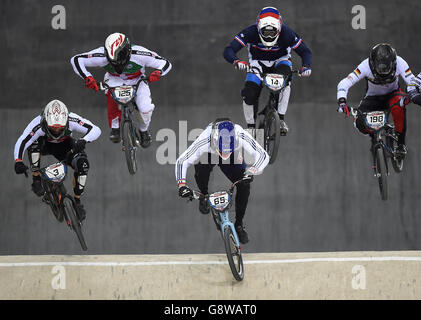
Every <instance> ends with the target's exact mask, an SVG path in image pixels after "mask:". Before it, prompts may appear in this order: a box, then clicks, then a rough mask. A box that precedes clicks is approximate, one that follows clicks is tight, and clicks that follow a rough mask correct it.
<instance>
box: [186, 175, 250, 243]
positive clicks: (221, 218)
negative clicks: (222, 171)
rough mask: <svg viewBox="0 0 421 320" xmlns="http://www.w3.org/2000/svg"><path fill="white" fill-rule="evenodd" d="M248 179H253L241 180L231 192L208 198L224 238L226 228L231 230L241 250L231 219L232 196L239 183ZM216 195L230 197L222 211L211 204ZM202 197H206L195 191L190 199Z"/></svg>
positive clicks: (223, 192)
mask: <svg viewBox="0 0 421 320" xmlns="http://www.w3.org/2000/svg"><path fill="white" fill-rule="evenodd" d="M248 179H251V178H243V179H240V180H238V181H236V182H234V183H233V184H232V186H231V188H230V189H229V190H222V191H217V192H214V193H212V194H210V195H209V196H207V201H208V203H209V205H210V208H211V211H212V216H213V217H214V218H217V222H218V224H219V226H220V228H221V234H222V237H223V236H224V235H225V228H226V227H229V228H231V230H232V233H233V234H234V238H235V242H236V245H237V246H238V247H239V248H240V241H239V238H238V235H237V231H236V230H235V227H234V224H233V223H232V222H231V220H230V218H229V209H230V207H231V205H232V195H233V193H234V187H235V186H236V185H237V184H238V183H240V182H242V181H244V180H248ZM216 194H221V195H222V194H227V195H228V203H227V204H226V205H225V206H224V207H223V209H222V210H218V209H216V208H215V206H214V204H212V202H211V199H210V198H211V197H212V196H213V195H216ZM200 197H204V195H203V194H202V193H201V192H200V191H197V190H193V196H192V197H191V198H190V200H193V199H199V198H200Z"/></svg>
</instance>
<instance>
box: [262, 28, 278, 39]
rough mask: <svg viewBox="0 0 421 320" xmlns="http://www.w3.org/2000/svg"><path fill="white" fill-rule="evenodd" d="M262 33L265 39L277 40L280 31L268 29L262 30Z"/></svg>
mask: <svg viewBox="0 0 421 320" xmlns="http://www.w3.org/2000/svg"><path fill="white" fill-rule="evenodd" d="M260 32H261V34H262V36H263V37H264V38H268V39H275V38H276V35H277V34H278V30H277V29H275V28H273V27H272V28H268V27H265V28H262V30H261V31H260Z"/></svg>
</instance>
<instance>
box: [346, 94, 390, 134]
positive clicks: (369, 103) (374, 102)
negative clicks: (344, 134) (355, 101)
mask: <svg viewBox="0 0 421 320" xmlns="http://www.w3.org/2000/svg"><path fill="white" fill-rule="evenodd" d="M386 108H387V97H386V96H367V97H365V98H364V99H363V100H361V102H360V104H359V106H358V109H359V110H360V111H362V112H369V111H378V110H385V109H386ZM354 125H355V127H356V128H357V129H358V131H360V132H361V133H362V134H364V135H366V134H369V135H370V136H371V135H372V134H373V131H372V130H370V129H368V128H367V127H366V125H365V122H364V119H363V118H362V117H357V119H356V121H355V123H354Z"/></svg>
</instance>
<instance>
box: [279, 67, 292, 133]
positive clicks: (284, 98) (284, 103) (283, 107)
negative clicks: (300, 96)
mask: <svg viewBox="0 0 421 320" xmlns="http://www.w3.org/2000/svg"><path fill="white" fill-rule="evenodd" d="M275 72H276V73H278V74H282V75H284V76H285V78H289V77H290V76H291V73H292V63H291V61H290V60H281V61H279V62H277V63H276V65H275ZM290 95H291V84H288V86H287V87H286V88H285V89H284V90H283V91H282V92H281V93H280V94H279V100H278V113H279V118H280V119H281V125H280V126H281V128H280V129H281V135H286V134H287V133H288V130H289V128H288V126H287V124H286V122H285V114H286V112H287V109H288V103H289V97H290Z"/></svg>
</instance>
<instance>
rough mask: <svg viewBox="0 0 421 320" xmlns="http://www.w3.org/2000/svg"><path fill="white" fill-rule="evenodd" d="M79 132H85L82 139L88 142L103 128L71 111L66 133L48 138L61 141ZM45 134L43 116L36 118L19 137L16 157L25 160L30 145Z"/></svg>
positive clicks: (50, 140)
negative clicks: (42, 124) (58, 136)
mask: <svg viewBox="0 0 421 320" xmlns="http://www.w3.org/2000/svg"><path fill="white" fill-rule="evenodd" d="M73 131H75V132H79V133H81V134H83V137H82V139H84V140H86V141H87V142H92V141H94V140H96V139H98V137H99V136H100V135H101V129H100V128H99V127H97V126H96V125H94V124H93V123H92V122H91V121H89V120H87V119H84V118H82V117H81V116H79V115H77V114H76V113H73V112H70V113H69V127H68V129H67V131H66V134H65V135H64V136H63V137H62V138H60V139H58V140H53V139H49V138H47V141H48V142H52V143H60V142H62V141H64V140H66V139H68V138H70V137H71V136H72V132H73ZM42 136H45V132H44V131H43V129H42V127H41V116H37V117H36V118H34V119H33V120H32V121H31V122H30V123H29V124H28V125H27V127H26V128H25V130H24V131H23V133H22V135H21V136H20V137H19V138H18V140H17V141H16V144H15V150H14V157H15V161H16V160H17V159H20V160H23V156H24V153H25V151H26V149H28V147H29V146H30V145H31V144H33V143H34V142H35V141H36V140H37V139H38V138H39V137H42Z"/></svg>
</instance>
